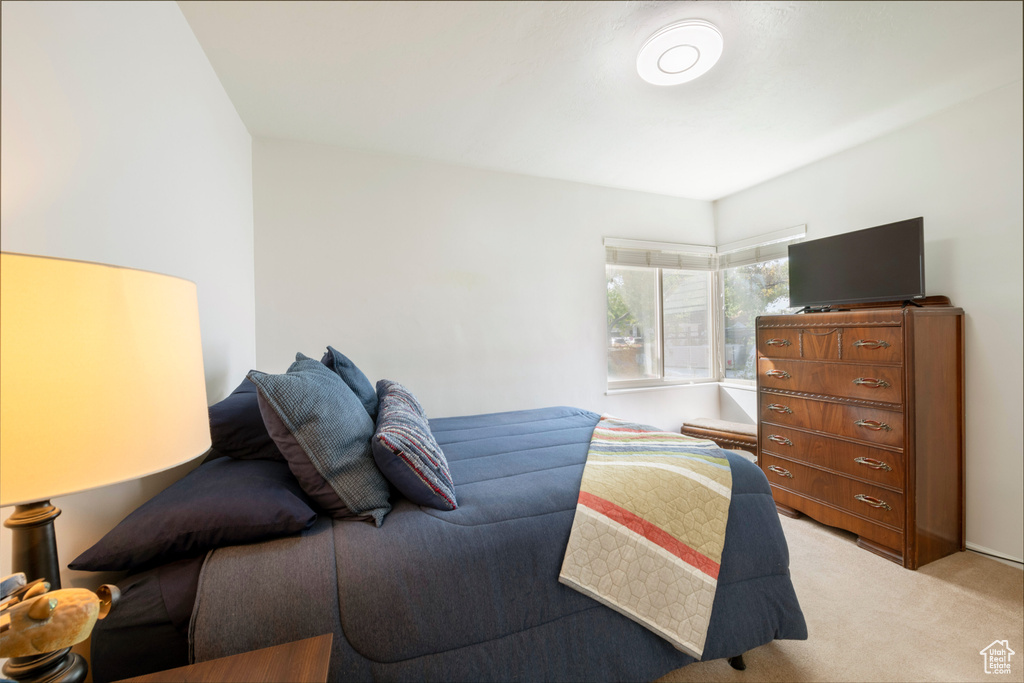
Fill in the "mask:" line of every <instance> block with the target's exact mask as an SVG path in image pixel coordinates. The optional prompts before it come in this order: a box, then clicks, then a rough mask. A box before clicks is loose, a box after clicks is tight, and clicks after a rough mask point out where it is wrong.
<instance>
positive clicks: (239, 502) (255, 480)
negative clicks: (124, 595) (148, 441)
mask: <svg viewBox="0 0 1024 683" xmlns="http://www.w3.org/2000/svg"><path fill="white" fill-rule="evenodd" d="M315 521H316V513H315V512H313V510H312V509H311V508H310V507H309V504H308V499H307V498H306V495H305V494H304V493H303V492H302V489H300V488H299V485H298V482H296V481H295V477H293V476H292V473H291V472H290V471H289V470H288V466H287V465H285V464H284V463H283V462H271V461H268V460H250V461H243V460H232V459H231V458H218V459H217V460H213V461H211V462H207V463H205V464H203V465H200V466H199V467H197V468H196V469H194V470H192V471H191V472H189V473H188V474H187V475H185V477H183V478H182V479H180V480H178V481H176V482H175V483H173V484H171V485H170V486H169V487H167V488H166V489H164V490H163V491H161V492H160V493H158V494H157V495H155V496H154V497H153V498H151V499H150V500H148V501H146V502H145V503H143V504H142V506H141V507H139V508H138V509H136V510H135V511H134V512H132V513H131V514H130V515H128V516H127V517H125V518H124V520H122V521H121V523H120V524H118V525H117V526H116V527H114V528H113V529H112V530H111V531H110V532H109V533H108V534H107V535H106V536H104V537H103V538H102V539H100V541H99V542H98V543H97V544H96V545H94V546H92V547H91V548H89V549H88V550H86V551H85V552H84V553H82V554H81V555H79V556H78V557H77V558H76V559H75V561H74V562H72V563H71V564H70V565H68V566H69V567H70V568H71V569H79V570H84V571H120V570H125V569H139V568H142V567H146V566H149V565H156V564H163V563H165V562H172V561H175V560H180V559H184V558H188V557H195V556H198V555H202V554H203V553H205V552H206V551H208V550H212V549H214V548H219V547H221V546H227V545H238V544H241V543H253V542H256V541H264V540H268V539H271V538H276V537H278V536H286V535H288V534H294V533H298V532H300V531H302V530H303V529H308V528H309V527H311V526H312V525H313V522H315Z"/></svg>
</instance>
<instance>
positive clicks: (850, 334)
mask: <svg viewBox="0 0 1024 683" xmlns="http://www.w3.org/2000/svg"><path fill="white" fill-rule="evenodd" d="M842 359H843V360H849V361H861V362H867V363H902V362H903V328H902V327H849V328H847V329H845V330H843V350H842Z"/></svg>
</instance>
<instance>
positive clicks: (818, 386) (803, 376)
mask: <svg viewBox="0 0 1024 683" xmlns="http://www.w3.org/2000/svg"><path fill="white" fill-rule="evenodd" d="M757 374H758V381H759V382H760V385H761V387H762V388H765V389H783V390H785V391H799V392H802V393H808V394H822V395H825V396H838V397H840V398H859V399H864V400H867V401H881V402H884V403H900V402H901V401H902V400H903V381H902V379H901V373H900V368H899V366H885V365H860V364H854V363H812V362H807V361H799V360H779V359H772V358H758V359H757Z"/></svg>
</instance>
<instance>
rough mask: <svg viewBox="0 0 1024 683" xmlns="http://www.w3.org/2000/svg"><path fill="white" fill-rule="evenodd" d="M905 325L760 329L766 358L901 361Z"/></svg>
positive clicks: (759, 346)
mask: <svg viewBox="0 0 1024 683" xmlns="http://www.w3.org/2000/svg"><path fill="white" fill-rule="evenodd" d="M902 339H903V328H901V327H898V326H897V327H831V328H829V327H820V328H819V327H808V328H799V327H767V328H759V329H758V330H757V351H758V353H759V354H760V355H761V356H764V357H766V358H783V359H802V360H826V361H842V360H849V361H860V362H864V361H866V362H869V363H900V362H902V360H903V351H902V350H903V344H902Z"/></svg>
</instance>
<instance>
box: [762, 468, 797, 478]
mask: <svg viewBox="0 0 1024 683" xmlns="http://www.w3.org/2000/svg"><path fill="white" fill-rule="evenodd" d="M768 469H770V470H771V471H772V472H774V473H775V474H777V475H779V476H780V477H789V478H790V479H792V478H793V473H792V472H790V471H789V470H787V469H786V468H784V467H779V466H778V465H768Z"/></svg>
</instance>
